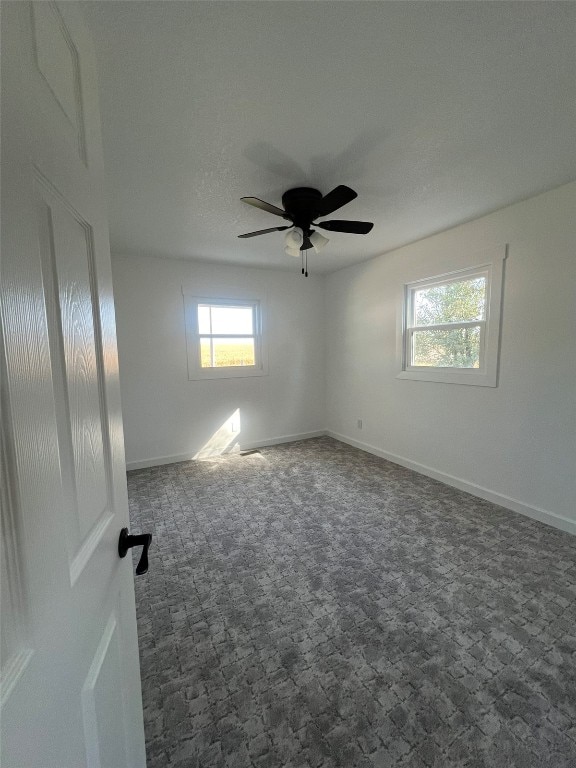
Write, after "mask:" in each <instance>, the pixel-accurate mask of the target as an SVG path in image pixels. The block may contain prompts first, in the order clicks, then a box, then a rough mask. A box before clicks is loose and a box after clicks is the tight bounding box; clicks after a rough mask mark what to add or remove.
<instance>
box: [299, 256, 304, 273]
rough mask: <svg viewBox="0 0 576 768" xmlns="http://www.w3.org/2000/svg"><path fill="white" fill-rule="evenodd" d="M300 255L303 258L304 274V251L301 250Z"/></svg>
mask: <svg viewBox="0 0 576 768" xmlns="http://www.w3.org/2000/svg"><path fill="white" fill-rule="evenodd" d="M300 256H301V258H302V274H304V251H300Z"/></svg>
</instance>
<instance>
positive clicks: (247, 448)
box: [240, 429, 326, 451]
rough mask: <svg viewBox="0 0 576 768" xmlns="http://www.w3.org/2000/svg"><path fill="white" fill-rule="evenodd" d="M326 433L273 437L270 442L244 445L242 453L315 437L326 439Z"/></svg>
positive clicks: (321, 430)
mask: <svg viewBox="0 0 576 768" xmlns="http://www.w3.org/2000/svg"><path fill="white" fill-rule="evenodd" d="M325 434H326V432H325V431H324V430H323V429H319V430H317V431H316V432H301V433H300V434H299V435H282V436H281V437H272V438H270V440H258V441H256V442H253V443H242V444H241V446H240V450H241V451H251V450H252V449H253V448H266V447H267V446H270V445H280V444H281V443H295V442H296V441H297V440H311V439H312V438H313V437H324V435H325Z"/></svg>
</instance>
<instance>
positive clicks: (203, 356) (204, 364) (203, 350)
mask: <svg viewBox="0 0 576 768" xmlns="http://www.w3.org/2000/svg"><path fill="white" fill-rule="evenodd" d="M200 367H201V368H212V355H211V352H210V339H200Z"/></svg>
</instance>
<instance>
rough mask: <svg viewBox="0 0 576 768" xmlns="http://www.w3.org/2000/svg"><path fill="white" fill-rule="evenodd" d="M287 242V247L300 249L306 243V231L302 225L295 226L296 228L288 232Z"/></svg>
mask: <svg viewBox="0 0 576 768" xmlns="http://www.w3.org/2000/svg"><path fill="white" fill-rule="evenodd" d="M285 242H286V247H287V248H291V249H297V250H300V248H301V246H302V244H303V243H304V231H303V230H302V229H300V227H294V229H291V230H290V231H289V232H286V241H285Z"/></svg>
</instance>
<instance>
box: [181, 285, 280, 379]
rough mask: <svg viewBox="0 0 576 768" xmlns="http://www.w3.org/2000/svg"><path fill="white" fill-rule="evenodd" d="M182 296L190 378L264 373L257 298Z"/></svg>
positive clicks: (260, 323) (260, 318)
mask: <svg viewBox="0 0 576 768" xmlns="http://www.w3.org/2000/svg"><path fill="white" fill-rule="evenodd" d="M184 298H185V308H186V339H187V350H188V377H189V378H190V379H202V378H208V379H213V378H233V377H238V376H261V375H263V374H264V373H266V370H265V365H264V354H263V344H262V316H261V313H262V310H261V304H260V301H257V300H244V299H242V300H240V299H212V298H209V299H204V298H198V297H194V296H188V295H186V294H185V296H184Z"/></svg>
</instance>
